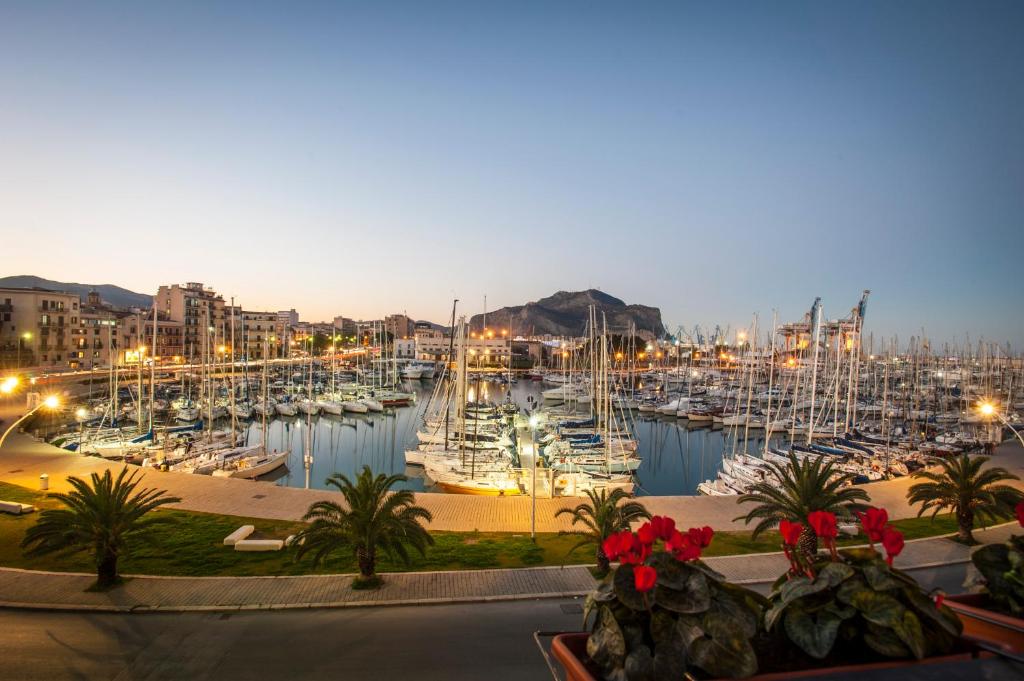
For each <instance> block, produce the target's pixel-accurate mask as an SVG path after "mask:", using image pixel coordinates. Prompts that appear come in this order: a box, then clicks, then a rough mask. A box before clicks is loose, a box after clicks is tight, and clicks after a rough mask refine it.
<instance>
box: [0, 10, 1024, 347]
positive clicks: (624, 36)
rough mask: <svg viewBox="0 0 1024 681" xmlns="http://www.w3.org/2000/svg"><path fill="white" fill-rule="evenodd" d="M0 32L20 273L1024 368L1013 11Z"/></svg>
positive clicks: (258, 21) (437, 17) (181, 15)
mask: <svg viewBox="0 0 1024 681" xmlns="http://www.w3.org/2000/svg"><path fill="white" fill-rule="evenodd" d="M207 5H211V3H206V2H196V3H186V2H170V3H128V2H124V3H116V4H115V3H110V4H106V3H86V2H70V3H49V2H48V3H41V2H40V3H36V2H18V3H13V2H12V3H5V4H4V5H2V6H0V93H2V95H0V234H2V250H3V253H4V259H3V267H2V273H3V274H38V275H41V276H45V277H49V278H54V279H62V280H76V281H85V282H91V283H106V282H112V283H118V284H121V285H124V286H127V287H129V288H132V289H135V290H140V291H147V292H148V291H154V290H155V289H156V287H157V285H159V284H161V283H170V282H184V281H189V280H198V281H204V282H206V283H208V284H210V285H213V286H215V287H216V288H217V289H218V290H220V291H222V292H223V293H224V294H225V295H235V296H236V297H238V298H239V299H240V300H241V302H242V303H243V304H244V305H246V306H247V307H251V308H270V309H276V308H282V307H292V306H294V307H296V308H298V309H299V311H300V312H301V313H302V314H303V316H304V317H305V318H329V317H330V316H332V315H334V314H345V315H346V316H353V317H370V316H375V315H379V314H384V313H387V312H393V311H401V310H406V311H408V313H409V314H410V315H412V316H414V317H418V318H430V319H433V320H438V321H441V320H444V319H446V318H447V315H448V310H449V307H450V301H451V298H452V296H453V295H455V296H457V297H459V298H461V299H462V300H463V301H465V302H464V303H463V304H464V305H467V306H468V307H470V308H472V309H471V310H470V311H473V312H478V311H480V309H481V308H482V299H483V296H484V294H486V295H487V296H488V301H489V307H491V308H494V307H497V306H501V305H506V304H516V303H521V302H525V301H526V300H533V299H536V298H539V297H542V296H544V295H547V294H549V293H551V292H554V291H556V290H574V289H581V288H586V287H598V288H601V289H602V290H605V291H607V292H609V293H612V294H613V295H616V296H618V297H620V298H623V299H625V300H626V301H627V302H641V303H646V304H650V305H657V306H659V307H661V309H662V311H663V314H664V317H665V320H666V323H667V324H668V325H669V327H670V328H675V326H676V325H679V324H683V325H685V326H687V327H691V326H693V325H694V324H697V323H700V324H702V325H708V324H712V325H713V324H714V323H721V324H723V326H724V325H726V324H731V325H732V326H733V327H734V328H735V327H736V326H737V325H740V324H747V323H748V322H749V319H750V316H751V314H752V313H753V312H754V311H760V313H761V315H762V324H764V323H767V322H766V320H768V319H770V317H771V309H772V308H778V309H779V311H780V314H781V315H782V316H783V317H784V318H796V317H797V316H798V315H799V314H801V313H802V312H803V311H805V310H806V309H807V308H808V307H809V305H810V303H811V301H812V300H813V299H814V297H815V296H819V295H820V296H822V298H823V300H824V305H825V308H824V309H825V313H826V315H827V316H829V317H833V316H838V315H840V314H843V313H845V312H846V311H847V310H848V309H849V308H850V307H851V306H852V305H854V304H855V302H856V301H857V299H858V297H859V295H860V291H861V289H863V288H870V289H872V291H873V294H872V299H871V303H870V305H869V308H868V330H871V331H874V332H875V334H876V338H879V337H881V336H888V335H891V334H899V335H900V336H901V338H906V337H907V336H909V335H911V334H919V333H920V331H921V328H922V327H923V328H924V329H925V331H926V332H927V333H928V335H930V336H932V337H934V338H936V339H939V340H953V339H963V337H964V333H965V332H970V333H971V336H972V338H975V339H976V338H978V337H979V336H985V337H987V338H991V339H994V340H999V341H1010V342H1012V343H1013V344H1014V345H1015V346H1016V347H1017V348H1018V349H1021V348H1022V346H1024V304H1022V300H1024V273H1022V272H1021V270H1020V268H1019V267H1018V266H1017V263H1019V262H1021V259H1022V258H1024V224H1022V216H1024V37H1022V36H1024V3H1021V2H989V1H986V2H959V3H947V2H902V1H901V2H890V3H885V4H882V3H878V4H876V3H869V2H850V3H845V4H842V3H838V2H809V3H766V2H753V3H709V2H702V3H695V4H687V3H681V2H671V3H665V4H655V3H621V2H617V3H599V2H579V3H573V2H557V3H551V2H537V3H530V2H507V3H495V2H460V3H454V2H453V3H436V2H429V3H426V2H409V3H383V2H382V3H359V4H346V3H340V2H339V3H334V2H332V3H323V4H320V3H277V4H276V5H274V4H270V3H265V4H264V3H237V4H226V3H219V4H213V5H212V6H207Z"/></svg>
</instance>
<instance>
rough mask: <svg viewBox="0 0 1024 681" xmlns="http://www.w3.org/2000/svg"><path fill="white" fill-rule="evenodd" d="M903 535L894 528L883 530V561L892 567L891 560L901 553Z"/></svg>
mask: <svg viewBox="0 0 1024 681" xmlns="http://www.w3.org/2000/svg"><path fill="white" fill-rule="evenodd" d="M903 543H904V542H903V533H902V532H900V531H899V530H897V529H896V528H894V527H887V528H885V532H883V533H882V546H884V547H885V553H886V556H885V561H886V562H887V563H889V565H892V559H893V558H895V557H896V556H898V555H900V552H901V551H903Z"/></svg>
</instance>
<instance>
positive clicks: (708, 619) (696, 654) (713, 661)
mask: <svg viewBox="0 0 1024 681" xmlns="http://www.w3.org/2000/svg"><path fill="white" fill-rule="evenodd" d="M704 624H705V627H706V631H707V633H708V636H705V637H702V638H699V639H696V640H695V641H694V642H693V643H692V644H691V645H690V658H689V659H690V662H691V663H692V664H693V665H695V666H697V667H700V668H701V669H703V670H704V671H706V672H707V673H708V674H710V675H711V676H714V677H729V678H742V677H745V676H752V675H754V674H756V673H757V655H756V654H755V653H754V648H753V647H752V646H751V645H750V640H749V639H748V638H747V637H746V636H745V635H744V633H743V630H742V629H741V628H740V627H739V626H737V625H736V623H734V622H731V621H730V620H729V619H728V618H726V617H723V616H721V615H717V614H714V613H709V614H707V615H705V616H704Z"/></svg>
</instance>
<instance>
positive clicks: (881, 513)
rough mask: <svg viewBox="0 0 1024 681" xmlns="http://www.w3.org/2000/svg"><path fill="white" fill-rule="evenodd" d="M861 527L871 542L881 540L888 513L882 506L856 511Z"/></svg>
mask: <svg viewBox="0 0 1024 681" xmlns="http://www.w3.org/2000/svg"><path fill="white" fill-rule="evenodd" d="M857 517H858V518H859V519H860V524H861V527H863V528H864V532H866V533H867V535H868V539H870V540H871V541H872V542H876V541H881V540H882V533H884V532H885V526H886V525H887V524H888V523H889V513H888V512H887V511H886V510H885V509H884V508H869V509H867V511H865V512H864V513H861V512H859V511H858V512H857Z"/></svg>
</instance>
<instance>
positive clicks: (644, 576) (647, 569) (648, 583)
mask: <svg viewBox="0 0 1024 681" xmlns="http://www.w3.org/2000/svg"><path fill="white" fill-rule="evenodd" d="M657 581H658V573H657V572H656V571H655V569H654V568H652V567H651V566H649V565H637V566H636V567H635V568H633V585H634V586H635V587H636V590H637V591H639V592H641V593H643V592H646V591H650V590H651V589H653V588H654V585H655V584H656V583H657Z"/></svg>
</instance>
